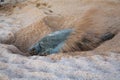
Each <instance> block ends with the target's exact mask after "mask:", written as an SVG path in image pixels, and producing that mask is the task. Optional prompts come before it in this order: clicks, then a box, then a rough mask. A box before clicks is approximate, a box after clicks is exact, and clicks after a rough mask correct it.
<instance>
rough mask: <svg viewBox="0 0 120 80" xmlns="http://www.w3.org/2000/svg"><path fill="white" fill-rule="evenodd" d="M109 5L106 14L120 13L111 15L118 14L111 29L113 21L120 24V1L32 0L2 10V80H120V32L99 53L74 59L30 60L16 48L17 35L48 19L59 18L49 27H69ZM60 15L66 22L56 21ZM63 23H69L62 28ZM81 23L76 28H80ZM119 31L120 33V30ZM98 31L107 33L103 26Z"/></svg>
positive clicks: (76, 55)
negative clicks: (18, 32)
mask: <svg viewBox="0 0 120 80" xmlns="http://www.w3.org/2000/svg"><path fill="white" fill-rule="evenodd" d="M88 4H90V5H88ZM106 4H109V5H108V6H107V7H105V10H108V11H110V12H111V11H112V10H115V9H118V11H117V10H115V11H112V12H111V14H115V16H114V17H115V18H110V19H113V20H111V21H110V22H109V24H110V25H111V24H112V21H115V22H118V23H119V20H120V15H119V7H120V6H119V5H120V1H119V0H115V1H114V0H106V1H104V0H50V1H49V0H29V1H26V2H23V3H18V4H17V5H13V4H12V5H9V6H8V7H9V9H8V7H5V9H0V80H119V79H120V54H119V53H120V41H119V39H120V33H119V31H118V34H117V35H116V36H115V37H114V38H113V39H111V40H109V41H106V42H104V43H103V44H101V45H100V46H99V47H98V48H96V49H95V50H92V51H85V52H75V53H71V55H68V54H62V53H59V54H54V55H49V56H29V57H27V56H23V55H20V54H24V53H22V52H21V51H19V49H17V48H16V47H15V46H13V45H12V43H13V42H14V40H15V35H14V34H15V32H17V31H18V30H20V29H21V28H24V27H26V26H29V25H31V24H33V23H34V22H36V21H38V20H42V19H43V18H44V17H46V16H53V15H55V16H54V17H53V18H47V20H46V23H47V24H48V26H51V25H52V27H53V28H54V27H56V25H58V27H59V26H61V25H63V26H66V25H71V23H72V22H74V21H76V20H78V19H81V18H84V17H82V16H84V15H85V14H84V13H86V11H87V10H89V9H93V11H94V8H96V7H97V8H100V9H102V8H103V7H104V6H105V5H106ZM98 5H100V6H98ZM101 5H102V6H101ZM15 6H16V7H15ZM115 6H116V7H115ZM91 13H92V12H90V13H86V14H91ZM93 13H94V12H93ZM111 14H110V15H111ZM56 15H57V16H58V15H59V16H63V17H64V18H62V20H61V18H60V19H59V18H57V19H56ZM107 15H108V14H107ZM110 15H109V16H110ZM92 17H94V15H93V16H92ZM98 18H99V16H98V17H96V16H95V18H94V19H96V21H97V20H98ZM66 20H68V21H66ZM54 21H55V22H54ZM56 21H57V22H56ZM94 21H95V20H94ZM63 22H65V23H64V24H62V23H63ZM67 22H68V23H67ZM78 22H79V21H78ZM78 22H76V23H74V24H76V25H77V24H78ZM105 23H106V22H105ZM98 25H99V24H98ZM103 26H105V25H103ZM115 27H117V28H118V29H119V27H120V26H119V25H115ZM97 28H99V29H98V32H101V31H102V30H104V28H102V27H100V26H99V27H97ZM93 30H96V28H93ZM99 30H101V31H99Z"/></svg>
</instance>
